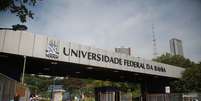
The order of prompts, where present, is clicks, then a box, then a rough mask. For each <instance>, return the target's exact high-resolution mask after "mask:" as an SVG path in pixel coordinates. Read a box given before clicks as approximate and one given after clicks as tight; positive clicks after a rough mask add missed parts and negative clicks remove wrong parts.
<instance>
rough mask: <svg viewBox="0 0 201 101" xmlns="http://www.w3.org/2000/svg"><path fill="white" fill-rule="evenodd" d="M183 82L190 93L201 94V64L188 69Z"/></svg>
mask: <svg viewBox="0 0 201 101" xmlns="http://www.w3.org/2000/svg"><path fill="white" fill-rule="evenodd" d="M182 79H183V81H185V82H186V85H185V86H186V88H187V89H189V90H190V91H197V92H201V63H199V64H196V65H195V66H193V67H191V68H187V69H186V71H185V72H184V73H183V77H182Z"/></svg>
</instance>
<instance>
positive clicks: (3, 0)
mask: <svg viewBox="0 0 201 101" xmlns="http://www.w3.org/2000/svg"><path fill="white" fill-rule="evenodd" d="M38 1H39V0H0V11H10V12H11V13H13V14H15V15H16V16H18V17H19V19H20V21H21V22H22V23H24V22H26V21H27V18H31V19H33V15H34V13H33V12H32V11H31V10H30V7H29V6H35V5H36V3H37V2H38Z"/></svg>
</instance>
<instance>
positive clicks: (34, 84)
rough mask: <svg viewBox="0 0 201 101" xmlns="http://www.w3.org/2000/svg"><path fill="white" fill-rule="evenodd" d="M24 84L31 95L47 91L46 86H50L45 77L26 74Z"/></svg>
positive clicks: (49, 80)
mask: <svg viewBox="0 0 201 101" xmlns="http://www.w3.org/2000/svg"><path fill="white" fill-rule="evenodd" d="M25 83H26V84H27V85H28V87H29V88H30V90H31V92H32V93H40V92H45V91H47V89H48V86H49V85H50V84H52V80H51V79H48V78H46V77H39V76H36V75H29V74H26V75H25Z"/></svg>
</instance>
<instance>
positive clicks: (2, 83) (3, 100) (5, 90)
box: [0, 73, 17, 101]
mask: <svg viewBox="0 0 201 101" xmlns="http://www.w3.org/2000/svg"><path fill="white" fill-rule="evenodd" d="M16 84H17V82H16V81H15V80H13V79H11V78H8V77H7V76H5V75H3V74H1V73H0V101H10V100H11V99H14V96H15V92H16Z"/></svg>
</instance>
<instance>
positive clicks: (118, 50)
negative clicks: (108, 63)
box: [115, 47, 131, 56]
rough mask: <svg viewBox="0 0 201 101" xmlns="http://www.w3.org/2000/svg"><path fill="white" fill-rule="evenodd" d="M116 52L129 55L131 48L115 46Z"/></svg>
mask: <svg viewBox="0 0 201 101" xmlns="http://www.w3.org/2000/svg"><path fill="white" fill-rule="evenodd" d="M115 52H116V53H120V54H126V55H129V56H130V55H131V48H123V47H122V48H115Z"/></svg>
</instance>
